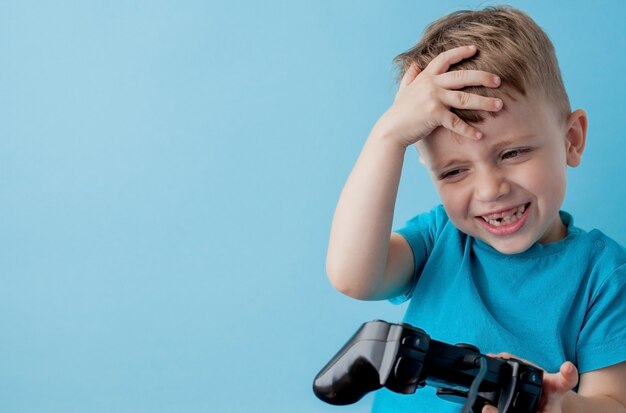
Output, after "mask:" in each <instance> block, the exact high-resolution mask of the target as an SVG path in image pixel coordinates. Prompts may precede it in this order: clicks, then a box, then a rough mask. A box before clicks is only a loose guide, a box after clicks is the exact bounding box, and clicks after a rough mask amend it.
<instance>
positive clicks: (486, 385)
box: [313, 320, 543, 413]
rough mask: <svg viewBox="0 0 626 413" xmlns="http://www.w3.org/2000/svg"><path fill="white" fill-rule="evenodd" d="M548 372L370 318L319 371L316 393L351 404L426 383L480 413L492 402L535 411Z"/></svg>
mask: <svg viewBox="0 0 626 413" xmlns="http://www.w3.org/2000/svg"><path fill="white" fill-rule="evenodd" d="M542 381H543V371H542V370H541V369H538V368H536V367H534V366H531V365H529V364H526V363H524V362H522V361H519V360H516V359H501V358H494V357H487V356H485V355H483V354H480V351H479V350H478V348H476V347H474V346H472V345H469V344H457V345H450V344H446V343H442V342H440V341H436V340H432V339H431V338H430V336H429V335H428V334H426V332H424V331H423V330H420V329H419V328H415V327H413V326H411V325H409V324H391V323H387V322H385V321H380V320H376V321H370V322H368V323H365V324H363V325H362V326H361V328H360V329H359V330H358V331H357V332H356V333H355V334H354V336H352V338H351V339H350V340H349V341H348V342H347V343H346V345H345V346H343V348H342V349H341V350H339V352H338V353H337V354H336V355H335V357H333V359H332V360H331V361H330V362H329V363H328V364H327V365H326V366H325V367H324V368H323V369H322V370H321V371H320V372H319V373H318V375H317V377H315V381H314V382H313V391H314V393H315V395H316V396H317V397H319V398H320V399H321V400H323V401H325V402H327V403H330V404H334V405H346V404H352V403H355V402H357V401H358V400H359V399H361V397H363V396H364V395H365V394H366V393H368V392H371V391H374V390H378V389H380V388H382V387H383V386H384V387H386V388H388V389H390V390H392V391H394V392H396V393H403V394H412V393H415V391H416V390H417V388H418V387H423V386H425V385H426V384H427V385H429V386H434V387H436V388H437V395H438V396H440V397H441V398H443V399H444V400H448V401H453V402H457V403H465V408H464V409H465V410H469V408H470V407H471V409H472V411H473V412H475V413H478V412H481V411H482V408H483V407H484V406H485V405H487V404H489V405H493V406H497V407H498V411H499V412H503V413H535V412H536V411H537V406H538V404H539V398H540V397H541V384H542Z"/></svg>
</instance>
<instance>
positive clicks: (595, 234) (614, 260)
mask: <svg viewBox="0 0 626 413" xmlns="http://www.w3.org/2000/svg"><path fill="white" fill-rule="evenodd" d="M561 216H562V217H563V219H564V222H565V223H566V225H567V226H568V232H569V234H568V238H569V240H568V241H569V243H570V248H568V250H569V251H570V253H569V254H567V256H568V259H571V260H575V261H580V262H581V263H585V264H586V265H585V266H586V267H587V268H589V269H590V270H592V269H593V270H595V272H600V273H604V274H607V273H612V272H614V271H615V270H617V269H618V268H620V267H621V268H623V267H624V265H625V264H626V248H624V246H622V245H621V244H620V243H618V242H617V241H615V240H614V239H612V238H611V237H609V236H608V235H606V234H605V233H604V232H602V231H601V230H599V229H592V230H590V231H585V230H583V229H580V228H578V227H575V226H574V225H573V219H572V217H571V215H569V214H567V213H562V215H561Z"/></svg>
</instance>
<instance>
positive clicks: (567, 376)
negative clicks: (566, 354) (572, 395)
mask: <svg viewBox="0 0 626 413" xmlns="http://www.w3.org/2000/svg"><path fill="white" fill-rule="evenodd" d="M577 383H578V369H577V368H576V366H574V364H572V363H571V362H569V361H566V362H565V363H563V364H561V368H560V369H559V373H558V378H557V380H555V382H554V385H555V390H556V391H557V392H559V393H565V392H568V391H570V390H571V389H573V388H574V386H576V384H577Z"/></svg>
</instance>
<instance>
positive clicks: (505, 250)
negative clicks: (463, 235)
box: [482, 239, 533, 255]
mask: <svg viewBox="0 0 626 413" xmlns="http://www.w3.org/2000/svg"><path fill="white" fill-rule="evenodd" d="M482 241H483V242H485V243H487V244H489V245H490V246H491V247H492V248H493V249H495V250H496V251H498V252H500V253H502V254H505V255H513V254H519V253H521V252H524V251H526V250H528V249H529V248H530V247H531V246H532V245H533V243H532V242H530V243H529V242H503V241H500V240H497V242H493V241H490V240H486V239H482Z"/></svg>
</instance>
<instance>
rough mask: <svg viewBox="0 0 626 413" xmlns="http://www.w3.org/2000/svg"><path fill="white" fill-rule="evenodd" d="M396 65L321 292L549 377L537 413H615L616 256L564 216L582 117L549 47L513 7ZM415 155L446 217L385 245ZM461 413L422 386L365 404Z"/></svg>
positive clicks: (623, 336)
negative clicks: (376, 303) (391, 308)
mask: <svg viewBox="0 0 626 413" xmlns="http://www.w3.org/2000/svg"><path fill="white" fill-rule="evenodd" d="M397 61H398V62H399V63H400V69H401V72H403V77H402V80H401V82H400V87H399V90H398V92H397V95H396V98H395V100H394V103H393V104H392V106H391V107H390V108H389V109H388V111H387V112H386V113H384V114H383V115H382V117H381V118H380V119H379V120H378V122H377V123H376V125H375V126H374V128H373V129H372V132H371V134H370V136H369V137H368V139H367V142H366V143H365V145H364V148H363V150H362V152H361V154H360V156H359V159H358V161H357V162H356V164H355V166H354V169H353V171H352V173H351V174H350V177H349V178H348V180H347V182H346V184H345V187H344V190H343V192H342V194H341V197H340V199H339V202H338V205H337V209H336V212H335V217H334V219H333V225H332V230H331V234H330V241H329V250H328V257H327V271H328V275H329V278H330V280H331V282H332V283H333V285H334V286H335V288H337V289H338V290H340V291H341V292H343V293H345V294H347V295H349V296H351V297H354V298H358V299H365V300H381V299H390V300H392V301H393V302H402V301H405V300H408V299H411V302H410V304H409V307H408V309H407V313H406V315H405V321H406V322H408V323H410V324H413V325H415V326H417V327H420V328H423V329H424V330H425V331H427V332H428V333H429V334H430V335H431V336H432V337H434V338H436V339H437V340H442V341H447V342H450V343H456V342H465V343H472V344H475V345H477V346H478V347H479V348H480V349H481V350H482V351H483V352H489V353H494V354H498V355H499V356H501V357H517V358H522V359H525V360H529V361H530V362H532V363H534V364H537V365H539V366H540V367H542V368H544V369H546V371H547V372H553V373H546V374H545V376H544V393H543V396H542V400H541V402H540V403H541V406H540V410H539V411H541V412H626V362H625V360H626V251H625V250H624V248H623V247H621V246H620V245H618V244H617V243H615V242H614V241H612V240H611V239H609V238H608V237H606V236H605V235H604V234H602V233H601V232H600V231H597V230H593V231H590V232H585V231H582V230H580V229H578V228H576V227H575V226H574V225H573V220H572V217H571V216H570V215H569V214H567V213H566V212H563V211H560V208H561V205H562V202H563V199H564V196H565V180H566V168H567V166H568V165H569V166H572V167H574V166H577V165H578V164H579V162H580V159H581V155H582V153H583V150H584V147H585V139H586V128H587V116H586V114H585V112H584V111H582V110H576V111H574V112H572V111H571V109H570V106H569V100H568V97H567V94H566V92H565V90H564V87H563V82H562V80H561V75H560V71H559V68H558V63H557V61H556V57H555V53H554V50H553V46H552V44H551V42H550V40H549V39H548V38H547V36H546V34H545V33H544V32H543V31H542V30H541V29H540V28H539V27H538V26H537V25H536V23H535V22H534V21H533V20H532V19H531V18H530V17H528V16H527V15H526V14H524V13H522V12H520V11H518V10H515V9H513V8H509V7H496V8H487V9H484V10H481V11H465V12H457V13H453V14H451V15H449V16H447V17H444V18H443V19H441V20H439V21H437V22H435V23H433V24H432V25H431V26H430V27H429V28H428V29H427V30H426V32H425V34H424V37H423V39H422V40H421V41H420V43H418V44H417V45H416V46H415V47H414V48H413V49H411V50H409V51H407V52H406V53H404V54H402V55H400V56H398V58H397ZM411 145H415V146H416V147H417V150H418V152H419V155H420V158H421V160H422V162H423V163H424V164H425V166H426V167H427V168H428V169H429V171H430V173H431V176H432V179H433V182H434V184H435V186H436V189H437V191H438V192H439V195H440V197H441V200H442V204H443V206H439V207H436V208H434V209H433V210H432V211H430V212H429V213H425V214H421V215H418V216H417V217H415V218H413V219H412V220H410V221H409V222H408V223H407V224H406V226H405V227H404V228H402V229H401V230H399V231H398V232H394V233H392V232H391V225H392V219H393V209H394V203H395V198H396V193H397V189H398V183H399V179H400V174H401V169H402V162H403V158H404V154H405V151H406V148H407V147H409V146H411ZM390 234H391V236H390ZM504 351H506V352H508V353H503V352H504ZM513 354H514V355H515V356H512V355H513ZM579 372H580V377H579V376H578V374H579ZM458 410H459V406H458V405H455V404H452V403H447V402H445V401H441V400H439V399H437V398H436V396H435V395H434V390H433V389H431V388H428V387H427V388H424V389H420V390H418V391H417V392H416V394H415V395H412V396H407V395H400V394H395V393H392V392H389V391H386V390H381V391H379V392H377V394H376V398H375V402H374V411H376V412H383V411H384V412H392V411H393V412H405V411H406V412H418V411H424V412H444V411H445V412H447V411H450V412H456V411H458ZM484 411H485V412H495V411H496V409H495V408H493V407H490V406H488V407H485V409H484Z"/></svg>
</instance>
